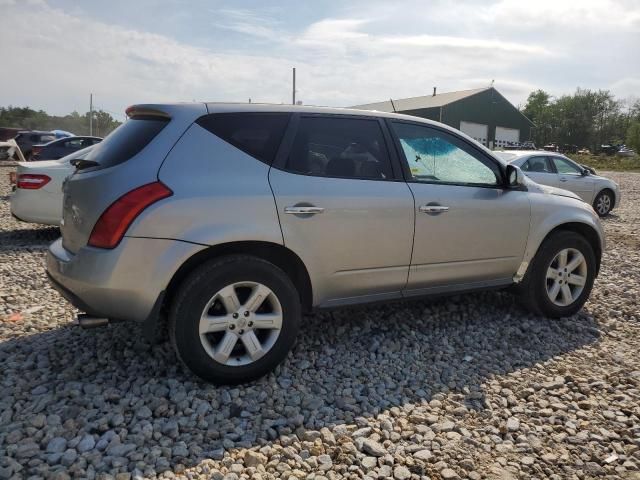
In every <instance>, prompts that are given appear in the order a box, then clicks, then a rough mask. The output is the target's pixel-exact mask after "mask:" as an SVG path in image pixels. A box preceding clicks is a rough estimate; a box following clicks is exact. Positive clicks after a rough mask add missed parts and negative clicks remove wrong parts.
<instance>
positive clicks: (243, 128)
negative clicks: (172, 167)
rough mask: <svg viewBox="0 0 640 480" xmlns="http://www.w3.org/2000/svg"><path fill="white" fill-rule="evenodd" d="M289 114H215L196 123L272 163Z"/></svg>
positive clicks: (239, 147) (241, 148) (255, 156)
mask: <svg viewBox="0 0 640 480" xmlns="http://www.w3.org/2000/svg"><path fill="white" fill-rule="evenodd" d="M289 117H290V114H288V113H214V114H211V115H205V116H204V117H200V118H199V119H198V120H197V121H196V123H197V124H198V125H200V126H201V127H202V128H205V129H206V130H208V131H209V132H211V133H213V134H214V135H216V136H217V137H219V138H221V139H222V140H224V141H225V142H227V143H230V144H231V145H233V146H234V147H236V148H238V149H240V150H242V151H243V152H245V153H247V154H249V155H251V156H252V157H254V158H256V159H257V160H260V161H261V162H264V163H266V164H267V165H271V163H273V159H274V158H275V156H276V153H277V151H278V147H279V146H280V142H281V141H282V137H283V135H284V132H285V130H286V128H287V124H288V122H289Z"/></svg>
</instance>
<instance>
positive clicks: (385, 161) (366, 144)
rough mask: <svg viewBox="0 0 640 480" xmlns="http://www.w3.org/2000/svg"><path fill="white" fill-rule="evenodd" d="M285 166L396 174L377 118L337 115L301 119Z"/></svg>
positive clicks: (340, 173)
mask: <svg viewBox="0 0 640 480" xmlns="http://www.w3.org/2000/svg"><path fill="white" fill-rule="evenodd" d="M285 169H286V170H289V171H291V172H294V173H299V174H303V175H315V176H322V177H338V178H359V179H371V180H387V179H391V178H392V177H393V172H392V169H391V162H390V160H389V155H388V152H387V147H386V144H385V141H384V137H383V134H382V129H381V128H380V124H379V123H378V120H376V119H361V118H345V117H337V116H336V117H324V116H323V117H302V118H301V119H300V124H299V127H298V131H297V133H296V138H295V140H294V142H293V145H292V147H291V151H290V153H289V158H288V159H287V162H286V164H285Z"/></svg>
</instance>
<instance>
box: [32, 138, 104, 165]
mask: <svg viewBox="0 0 640 480" xmlns="http://www.w3.org/2000/svg"><path fill="white" fill-rule="evenodd" d="M101 141H102V138H100V137H67V138H61V139H59V140H54V141H53V142H49V143H47V144H46V145H34V146H33V150H32V151H31V160H57V159H59V158H62V157H66V156H67V155H69V154H70V153H73V152H77V151H78V150H82V149H83V148H87V147H90V146H92V145H95V144H96V143H100V142H101Z"/></svg>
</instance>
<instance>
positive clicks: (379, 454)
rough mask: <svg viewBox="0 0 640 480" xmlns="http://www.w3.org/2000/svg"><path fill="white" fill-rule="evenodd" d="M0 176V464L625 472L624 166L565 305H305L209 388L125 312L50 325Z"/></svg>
mask: <svg viewBox="0 0 640 480" xmlns="http://www.w3.org/2000/svg"><path fill="white" fill-rule="evenodd" d="M7 173H8V169H7V168H0V195H1V196H2V197H1V198H0V239H1V241H0V320H1V322H0V392H1V393H0V479H5V478H56V479H66V478H103V479H107V478H109V479H112V478H115V479H118V480H126V479H131V478H154V477H156V476H157V477H161V478H176V477H177V478H207V479H222V478H224V479H227V480H231V479H240V478H252V479H270V478H284V479H302V478H307V479H313V478H315V479H325V478H326V479H337V478H354V479H356V478H395V479H422V478H433V479H437V478H445V479H457V478H470V479H474V480H475V479H480V478H501V479H516V478H518V479H519V478H556V479H566V478H594V477H600V478H636V479H639V478H640V473H638V468H639V466H640V422H639V420H638V419H639V416H640V390H639V388H640V363H639V360H640V353H639V352H640V335H639V334H640V323H639V320H640V308H638V296H640V289H639V285H640V235H639V231H638V229H639V228H640V227H639V225H640V218H639V217H640V175H639V174H610V176H611V177H613V178H614V179H615V180H616V181H618V182H619V183H620V184H621V185H622V192H623V196H624V197H623V198H624V203H623V205H622V208H620V209H617V210H615V214H614V215H613V216H611V218H609V219H607V220H606V221H605V228H606V230H607V237H608V242H609V243H608V247H607V252H606V254H605V257H604V264H603V269H602V272H601V275H600V277H599V279H598V281H597V283H596V287H595V289H594V292H593V294H592V297H591V300H590V302H589V303H588V304H587V306H586V308H585V310H584V311H583V312H582V313H580V314H579V315H576V316H574V317H571V318H567V319H563V320H557V321H552V320H547V319H544V318H537V317H534V316H531V315H529V314H527V313H525V312H524V311H523V310H521V309H520V308H519V307H518V306H517V305H516V304H514V301H513V299H512V298H511V297H510V296H509V295H508V294H506V293H500V292H493V293H483V294H477V295H468V296H460V297H453V298H449V299H444V300H439V301H434V302H414V303H395V304H389V305H384V306H380V307H375V308H361V309H351V310H343V311H337V312H333V313H332V314H322V315H312V316H308V317H305V318H304V322H303V329H302V333H301V335H300V339H299V342H298V344H297V346H296V347H295V349H294V351H293V352H292V354H291V355H290V356H289V358H288V359H287V360H286V362H285V363H284V364H283V365H282V366H281V367H279V368H278V370H277V372H275V374H272V375H269V376H268V377H267V378H264V379H262V380H260V381H258V382H256V383H253V384H251V385H246V386H241V387H235V388H234V387H229V388H221V387H214V386H211V385H207V384H204V383H202V382H200V381H198V380H197V379H196V378H194V377H193V376H192V375H190V374H189V372H187V371H186V370H185V369H184V368H182V367H181V366H180V365H179V364H178V362H177V361H176V358H175V355H174V354H173V352H172V350H171V348H170V347H169V345H168V344H162V345H157V346H151V345H149V344H147V343H146V342H145V341H144V340H143V339H141V331H140V329H139V328H138V327H137V326H136V325H131V324H117V325H111V326H108V327H106V328H103V329H97V330H93V331H82V330H80V329H78V328H76V327H72V326H70V325H69V322H70V321H71V320H72V318H73V316H74V313H75V312H74V310H73V308H71V307H70V306H69V305H68V304H67V303H66V302H65V301H64V300H63V299H62V298H61V297H60V296H59V295H58V294H57V293H56V292H55V291H53V290H52V289H51V288H50V287H49V286H48V284H47V281H46V276H45V273H44V267H43V258H44V252H45V248H46V247H45V246H46V244H47V243H48V242H50V241H52V240H53V239H54V238H56V236H57V235H58V232H57V230H56V229H51V228H40V227H37V226H31V225H28V224H22V223H19V222H17V221H15V220H13V219H12V218H11V217H10V216H9V213H8V212H9V208H8V197H7V195H8V182H7V178H6V177H7ZM327 324H330V325H331V328H327Z"/></svg>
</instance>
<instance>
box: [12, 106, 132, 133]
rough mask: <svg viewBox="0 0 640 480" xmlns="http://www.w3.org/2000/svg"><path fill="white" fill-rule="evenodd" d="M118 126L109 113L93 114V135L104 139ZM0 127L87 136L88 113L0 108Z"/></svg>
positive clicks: (99, 112)
mask: <svg viewBox="0 0 640 480" xmlns="http://www.w3.org/2000/svg"><path fill="white" fill-rule="evenodd" d="M118 125H120V122H118V121H117V120H115V119H114V118H113V117H112V116H111V115H110V114H109V113H107V112H104V111H102V110H97V111H94V112H93V126H94V129H93V134H94V135H96V136H101V137H105V136H107V135H108V134H109V133H110V132H111V131H113V130H114V129H115V128H117V127H118ZM0 127H13V128H22V129H25V130H67V131H69V132H72V133H75V134H76V135H88V134H89V112H87V113H85V114H79V113H78V112H72V113H70V114H68V115H65V116H53V115H48V114H47V113H46V112H45V111H43V110H38V111H36V110H33V109H32V108H29V107H12V106H9V107H0Z"/></svg>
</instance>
